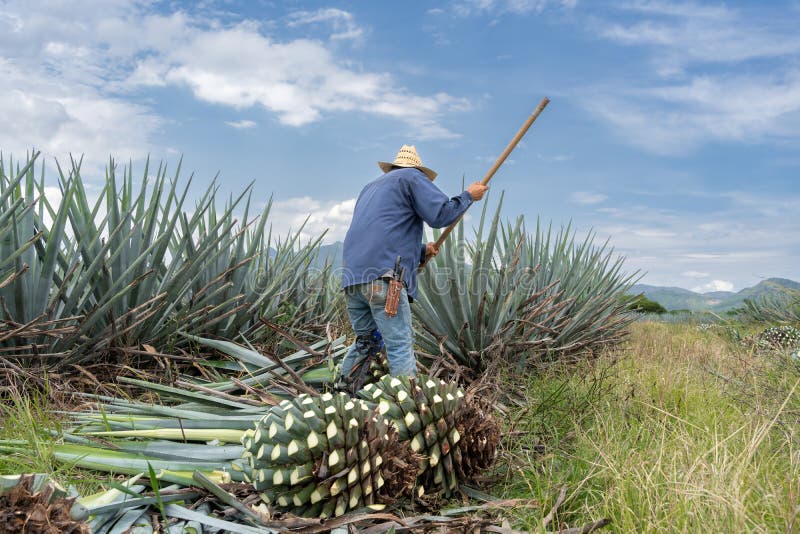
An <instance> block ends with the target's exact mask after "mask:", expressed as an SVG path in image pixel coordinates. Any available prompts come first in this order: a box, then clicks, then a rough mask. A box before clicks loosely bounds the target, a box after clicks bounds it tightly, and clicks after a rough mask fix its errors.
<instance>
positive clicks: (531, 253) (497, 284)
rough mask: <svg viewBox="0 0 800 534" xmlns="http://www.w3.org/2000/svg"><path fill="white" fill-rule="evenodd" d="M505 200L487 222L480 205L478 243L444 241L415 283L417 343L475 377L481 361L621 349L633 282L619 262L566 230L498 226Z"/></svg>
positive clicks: (459, 233) (459, 232)
mask: <svg viewBox="0 0 800 534" xmlns="http://www.w3.org/2000/svg"><path fill="white" fill-rule="evenodd" d="M501 206H502V197H501V200H500V203H499V204H498V206H497V209H496V211H495V213H494V216H493V217H492V219H491V222H487V210H488V207H487V205H484V208H483V211H482V213H481V218H480V221H479V223H478V226H477V228H476V230H475V234H474V237H473V239H472V240H471V241H467V240H466V239H465V237H464V223H463V222H461V223H459V225H458V227H457V229H456V232H455V233H456V239H455V240H451V241H449V242H446V243H445V245H444V246H443V248H442V250H441V252H440V253H439V255H438V256H436V258H435V259H434V260H433V261H432V262H431V265H430V266H429V267H428V268H427V271H425V272H424V273H422V274H420V289H421V291H420V298H419V302H418V303H417V304H416V305H415V306H414V315H415V319H416V327H417V333H418V338H417V339H418V342H419V344H420V346H421V347H422V349H423V350H424V351H425V352H426V353H428V354H430V355H437V354H440V353H441V352H442V351H444V352H446V353H449V354H450V355H452V356H453V357H454V358H455V359H456V361H457V363H459V364H460V365H462V366H464V367H466V368H469V369H472V370H473V371H475V372H480V371H481V370H483V369H484V367H485V365H486V363H487V362H486V358H488V357H493V356H496V355H498V354H500V355H505V356H507V357H510V358H511V359H513V360H515V361H516V362H518V363H523V362H524V361H525V360H526V359H527V358H529V357H533V358H535V359H547V358H558V357H561V356H565V355H569V354H576V353H580V352H586V351H592V350H595V349H597V348H599V347H601V346H603V345H605V344H609V343H614V342H616V341H619V340H620V339H621V337H622V336H623V335H624V331H625V327H626V326H627V325H628V324H629V323H630V322H631V321H632V320H633V318H634V317H633V315H632V314H629V313H627V311H626V310H625V306H624V303H623V299H622V298H621V297H622V296H623V295H624V293H625V291H626V290H627V289H628V287H630V285H632V283H633V280H634V275H625V274H623V273H622V272H621V266H622V261H623V260H622V258H617V259H614V258H613V254H612V252H611V251H608V250H606V248H605V245H603V246H600V247H596V246H594V244H593V237H592V236H591V235H590V236H589V237H587V238H586V239H585V240H584V241H583V242H582V243H578V242H576V241H575V236H574V234H573V233H572V232H571V230H570V228H569V227H567V228H565V229H562V230H561V231H560V232H559V233H557V234H555V235H553V232H552V229H551V228H547V229H546V230H545V229H543V228H542V227H541V226H540V225H539V224H538V222H537V225H536V230H535V233H533V234H531V235H529V234H528V233H527V232H526V229H525V224H524V219H523V218H521V217H520V218H518V219H516V220H515V221H514V222H513V223H502V222H501V220H500V209H501Z"/></svg>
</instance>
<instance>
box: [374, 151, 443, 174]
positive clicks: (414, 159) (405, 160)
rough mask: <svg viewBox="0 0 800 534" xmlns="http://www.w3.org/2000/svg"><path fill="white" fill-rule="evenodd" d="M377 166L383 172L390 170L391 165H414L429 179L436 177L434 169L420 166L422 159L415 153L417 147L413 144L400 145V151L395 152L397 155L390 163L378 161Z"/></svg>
mask: <svg viewBox="0 0 800 534" xmlns="http://www.w3.org/2000/svg"><path fill="white" fill-rule="evenodd" d="M378 167H380V168H381V170H382V171H383V172H389V171H390V170H392V167H414V168H415V169H419V170H421V171H422V172H424V173H425V176H427V177H428V178H430V180H431V181H433V180H434V179H435V178H436V172H435V171H432V170H431V169H429V168H428V167H423V166H422V160H421V159H419V154H417V149H416V147H415V146H414V145H403V146H402V147H400V151H399V152H398V153H397V157H395V158H394V161H393V162H392V163H387V162H385V161H379V162H378Z"/></svg>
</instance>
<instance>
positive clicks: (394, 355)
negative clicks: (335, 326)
mask: <svg viewBox="0 0 800 534" xmlns="http://www.w3.org/2000/svg"><path fill="white" fill-rule="evenodd" d="M388 288H389V282H387V281H385V280H374V281H372V282H367V283H366V284H358V285H354V286H349V287H346V288H345V290H344V296H345V303H346V304H347V315H348V316H349V317H350V324H351V325H353V330H354V331H355V333H356V336H368V335H370V334H371V333H372V331H373V330H375V329H378V331H379V332H380V333H381V335H382V336H383V342H384V343H385V344H386V354H387V357H388V359H389V372H390V373H391V374H392V376H403V375H408V376H416V375H417V360H416V358H414V333H413V330H412V328H411V306H409V304H408V294H407V293H406V290H405V288H403V292H402V294H401V295H400V304H399V305H398V307H397V316H396V317H391V318H390V317H387V315H386V312H385V311H383V308H384V306H386V292H387V290H388ZM365 356H366V354H363V353H362V352H361V351H360V350H359V348H357V347H356V344H355V343H353V345H352V346H351V347H350V350H349V351H348V352H347V356H345V357H344V361H343V362H342V375H343V376H347V375H348V374H349V373H350V370H351V369H352V368H353V366H354V365H355V364H357V363H358V362H360V361H361V360H362V359H363V358H364V357H365Z"/></svg>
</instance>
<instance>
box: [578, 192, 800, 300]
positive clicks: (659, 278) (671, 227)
mask: <svg viewBox="0 0 800 534" xmlns="http://www.w3.org/2000/svg"><path fill="white" fill-rule="evenodd" d="M677 194H680V193H676V192H671V195H672V196H673V197H674V196H675V195H677ZM699 194H701V193H698V192H687V193H686V195H687V197H692V198H694V197H696V196H697V195H699ZM702 196H703V197H704V198H707V199H708V204H707V205H708V206H714V209H713V210H705V211H696V210H690V209H680V208H677V209H675V208H663V207H661V206H660V205H659V203H660V202H661V200H659V199H660V198H661V197H659V196H658V195H638V200H640V201H644V202H646V203H642V204H636V203H634V204H630V205H622V206H616V207H613V208H600V209H596V210H594V211H593V214H594V216H593V217H592V227H593V228H594V229H595V231H596V234H597V237H598V241H599V242H603V241H605V240H606V239H609V242H610V244H611V245H613V247H614V249H615V250H616V251H617V252H619V253H620V254H622V255H624V256H625V257H626V258H627V260H626V267H627V269H630V270H635V269H641V270H642V271H644V272H646V273H647V274H646V277H645V280H644V283H648V284H655V285H676V286H680V287H687V285H688V283H689V282H690V281H691V282H692V284H693V285H702V284H701V283H700V281H701V280H703V279H706V280H708V279H709V278H711V277H712V276H713V279H716V280H723V281H728V282H730V283H732V284H733V285H734V287H738V288H741V287H747V286H750V285H753V284H754V283H756V282H757V281H758V280H760V279H763V278H769V277H773V276H779V277H784V278H791V279H797V276H798V270H797V265H800V220H798V219H797V218H796V217H791V216H788V214H789V213H797V210H798V207H800V204H798V202H800V197H798V196H797V195H782V196H777V195H767V194H758V195H757V194H753V193H749V194H745V193H741V192H737V191H720V192H711V191H709V192H702ZM769 206H774V207H775V209H767V208H765V207H769ZM588 230H589V228H585V229H584V231H588Z"/></svg>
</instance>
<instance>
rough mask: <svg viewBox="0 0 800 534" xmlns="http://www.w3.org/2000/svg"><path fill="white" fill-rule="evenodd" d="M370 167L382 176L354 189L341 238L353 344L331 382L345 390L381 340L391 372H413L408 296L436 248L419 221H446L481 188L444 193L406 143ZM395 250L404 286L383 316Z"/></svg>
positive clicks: (356, 383)
mask: <svg viewBox="0 0 800 534" xmlns="http://www.w3.org/2000/svg"><path fill="white" fill-rule="evenodd" d="M378 166H379V167H380V168H381V170H382V171H383V172H384V173H385V174H384V175H383V176H381V177H380V178H378V179H377V180H375V181H373V182H371V183H369V184H367V185H366V187H364V189H363V190H362V191H361V194H360V195H359V197H358V200H357V201H356V207H355V210H354V212H353V220H352V222H351V223H350V228H349V230H348V231H347V236H346V237H345V240H344V252H343V269H342V271H343V272H342V287H343V288H344V292H345V301H346V304H347V314H348V316H349V318H350V323H351V324H352V326H353V330H354V332H355V334H356V342H355V343H354V344H353V346H352V347H350V350H349V352H348V353H347V356H345V359H344V362H343V363H342V374H341V379H340V381H339V383H338V384H337V387H338V388H339V389H343V390H349V391H350V392H351V393H354V389H356V388H357V387H359V386H360V383H359V382H360V378H359V376H358V375H360V367H361V366H360V365H359V364H360V363H362V362H364V361H366V358H367V356H368V355H374V354H375V353H377V352H380V350H381V347H382V345H383V343H385V346H386V352H387V356H388V359H389V370H390V372H391V374H392V375H393V376H401V375H410V376H416V374H417V363H416V359H415V357H414V337H413V332H412V328H411V309H410V307H409V302H410V301H411V300H413V298H414V297H416V296H417V269H418V267H419V265H420V263H422V262H423V261H425V260H426V259H427V258H430V257H433V256H435V255H436V254H438V252H439V251H438V250H437V249H436V248H435V245H434V243H428V244H427V245H426V244H423V243H422V236H423V231H422V223H423V222H425V223H427V224H428V225H429V226H432V227H433V228H443V227H445V226H448V225H450V224H451V223H453V222H454V221H455V220H456V219H458V217H459V216H461V214H463V213H464V211H466V209H467V208H468V207H469V205H470V204H472V202H474V201H477V200H480V199H482V198H483V195H484V194H485V193H486V190H487V187H486V186H485V185H483V184H481V183H480V182H475V183H473V184H472V185H470V186H469V187H468V188H467V189H466V191H464V192H462V193H461V194H460V195H458V196H455V197H453V198H448V197H447V196H446V195H445V194H444V193H442V191H441V190H439V188H437V187H436V186H435V185H433V180H434V179H435V178H436V173H435V172H434V171H432V170H431V169H429V168H427V167H424V166H423V165H422V160H420V157H419V155H418V154H417V150H416V148H414V147H413V146H408V145H403V146H402V148H400V151H399V152H398V153H397V157H396V158H395V160H394V161H393V162H392V163H386V162H380V161H379V162H378ZM398 256H399V257H400V258H401V268H404V272H405V276H404V279H403V286H404V287H403V289H402V292H401V295H400V302H399V305H398V309H397V315H396V316H395V317H389V316H387V314H386V313H385V311H384V306H385V305H386V295H387V289H388V286H389V282H388V280H389V279H391V277H392V276H393V273H394V268H395V262H396V260H397V258H398Z"/></svg>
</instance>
